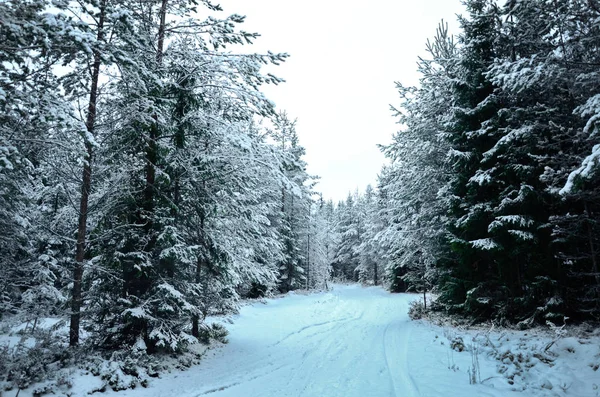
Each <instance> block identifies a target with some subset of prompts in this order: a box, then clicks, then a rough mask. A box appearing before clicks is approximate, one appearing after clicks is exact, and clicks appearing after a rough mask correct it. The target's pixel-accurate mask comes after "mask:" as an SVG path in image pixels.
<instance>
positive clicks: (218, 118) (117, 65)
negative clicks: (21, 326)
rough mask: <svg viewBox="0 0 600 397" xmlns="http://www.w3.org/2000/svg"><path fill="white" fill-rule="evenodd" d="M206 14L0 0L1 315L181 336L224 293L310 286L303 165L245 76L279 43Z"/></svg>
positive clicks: (176, 340) (218, 309) (97, 332)
mask: <svg viewBox="0 0 600 397" xmlns="http://www.w3.org/2000/svg"><path fill="white" fill-rule="evenodd" d="M221 14H222V10H221V8H220V7H219V6H218V5H215V4H212V3H211V2H210V1H208V0H202V1H199V2H196V1H185V0H183V1H179V0H178V1H173V0H156V1H143V2H138V1H121V0H120V1H115V0H89V1H87V0H84V1H78V2H70V1H60V0H59V1H54V0H53V1H50V0H30V1H21V0H7V1H3V2H2V3H0V253H1V254H0V319H3V320H8V319H10V318H18V319H21V320H22V321H30V323H31V324H35V322H36V321H37V319H38V318H43V317H47V316H67V318H68V319H69V323H70V336H69V343H70V345H71V346H75V345H81V344H85V345H86V346H89V347H93V348H94V349H96V350H100V351H101V350H105V351H111V350H114V349H125V348H127V347H130V346H133V345H136V346H138V347H139V346H144V350H145V351H147V352H148V353H153V352H156V351H180V350H182V349H184V348H185V347H186V346H187V345H188V344H189V343H194V342H196V341H197V340H198V338H202V337H203V336H202V335H201V334H202V333H203V331H206V330H207V326H206V324H205V323H204V319H205V317H206V316H208V315H210V314H214V313H222V312H227V311H229V310H234V309H235V305H236V301H237V300H238V299H239V297H241V296H249V297H257V296H261V295H263V294H264V293H266V292H268V291H272V290H281V291H288V290H290V289H295V288H321V287H322V286H324V285H325V283H326V282H327V279H328V277H329V272H328V267H327V265H328V264H327V262H326V257H325V242H324V241H325V240H324V236H325V233H326V231H327V230H328V226H327V221H326V219H325V217H324V215H323V214H322V210H321V209H322V208H323V206H322V205H319V204H318V203H317V201H318V200H317V198H318V197H317V195H316V193H315V191H314V184H315V182H316V178H314V177H312V176H310V175H308V174H307V172H306V164H305V162H304V161H303V159H302V157H303V155H304V149H303V148H302V146H301V145H300V143H299V142H298V136H297V133H296V129H295V122H294V121H293V120H291V119H290V118H288V116H287V115H286V114H285V113H284V112H276V111H275V109H274V105H273V104H272V103H271V102H270V101H269V100H267V98H265V97H264V95H263V94H262V92H261V91H260V89H261V86H262V85H264V84H277V83H279V82H280V81H281V80H280V79H279V78H277V77H275V76H273V75H271V74H268V73H263V72H261V68H262V67H263V66H264V65H267V64H278V63H280V62H282V61H284V60H285V58H286V57H287V55H286V54H274V53H270V52H269V53H267V54H255V53H242V52H240V51H239V50H240V45H247V44H251V43H252V42H253V40H254V39H255V38H256V37H257V36H258V35H257V34H256V33H249V32H246V31H244V30H241V29H240V28H239V26H240V24H241V23H242V22H243V20H244V18H243V17H241V16H239V15H235V14H233V15H231V16H228V17H224V18H221V17H219V15H221ZM201 16H202V19H201V18H200V17H201ZM232 46H233V47H232ZM230 49H235V50H236V51H235V52H231V50H230ZM33 328H35V326H34V327H33ZM83 331H85V335H86V337H85V338H84V339H82V336H81V335H83ZM204 337H206V335H204Z"/></svg>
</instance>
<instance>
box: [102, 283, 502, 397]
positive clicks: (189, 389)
mask: <svg viewBox="0 0 600 397" xmlns="http://www.w3.org/2000/svg"><path fill="white" fill-rule="evenodd" d="M412 299H415V296H411V295H405V294H390V293H389V292H386V291H384V290H383V289H381V288H376V287H370V288H363V287H360V286H356V285H354V286H335V288H334V289H333V290H332V291H329V292H324V293H319V294H313V295H293V294H292V295H288V296H286V297H283V298H279V299H270V300H268V301H267V303H266V304H261V303H256V304H253V305H250V306H246V307H244V308H242V310H241V312H240V314H239V316H236V318H235V323H234V324H233V325H231V326H229V329H230V336H229V341H230V342H229V344H227V345H225V346H223V347H222V348H220V349H215V350H212V351H209V353H208V355H207V356H206V357H205V358H204V359H203V361H202V363H201V364H200V365H199V366H197V367H194V368H191V369H190V370H188V371H185V372H179V371H177V372H173V373H171V374H165V375H163V376H162V377H161V379H156V380H153V381H152V383H151V385H150V387H149V388H147V389H143V388H138V389H135V390H128V391H125V392H120V393H118V396H120V397H124V396H128V397H129V396H144V397H152V396H156V397H158V396H161V397H164V396H180V397H187V396H189V397H200V396H210V397H226V396H227V397H285V396H294V397H300V396H303V397H310V396H314V397H337V396H339V397H368V396H374V397H377V396H382V397H383V396H385V397H387V396H391V397H393V396H398V397H400V396H402V397H416V396H467V395H469V396H470V395H478V396H500V395H502V396H505V395H508V394H507V393H506V391H505V392H504V393H502V394H500V392H499V391H496V390H494V389H492V388H489V387H484V386H481V385H476V386H474V385H469V381H468V376H467V375H466V372H465V370H466V363H464V368H463V371H459V370H456V368H455V369H449V366H450V364H455V366H456V367H458V366H459V365H458V364H457V363H455V362H454V360H455V358H454V357H452V358H451V357H450V355H451V353H449V352H448V351H449V350H450V349H449V348H448V347H445V346H440V344H439V343H438V344H437V345H435V344H434V343H433V341H434V340H435V338H437V335H435V332H436V331H435V330H433V329H432V328H430V327H427V326H425V325H423V324H419V323H415V322H411V321H410V320H409V318H408V315H407V311H408V305H409V302H410V301H411V300H412ZM440 337H441V335H440ZM461 358H462V359H464V357H461ZM461 364H462V363H461ZM109 394H112V393H109Z"/></svg>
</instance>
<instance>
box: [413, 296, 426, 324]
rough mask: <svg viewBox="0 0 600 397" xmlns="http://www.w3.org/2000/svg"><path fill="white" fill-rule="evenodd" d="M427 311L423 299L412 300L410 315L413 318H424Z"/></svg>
mask: <svg viewBox="0 0 600 397" xmlns="http://www.w3.org/2000/svg"><path fill="white" fill-rule="evenodd" d="M426 312H427V310H426V309H425V306H424V305H423V302H422V301H421V300H414V301H412V302H410V307H409V309H408V316H409V317H410V319H411V320H419V319H421V318H423V316H424V315H425V313H426Z"/></svg>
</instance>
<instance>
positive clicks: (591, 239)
mask: <svg viewBox="0 0 600 397" xmlns="http://www.w3.org/2000/svg"><path fill="white" fill-rule="evenodd" d="M585 214H586V216H587V222H586V225H587V234H588V244H589V246H590V254H591V255H592V273H593V274H594V277H595V279H596V285H597V286H599V287H600V273H599V272H598V260H597V259H596V247H595V245H594V233H593V232H592V225H591V217H590V211H589V209H588V205H587V203H585Z"/></svg>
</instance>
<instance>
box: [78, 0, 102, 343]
mask: <svg viewBox="0 0 600 397" xmlns="http://www.w3.org/2000/svg"><path fill="white" fill-rule="evenodd" d="M105 13H106V0H104V1H103V2H102V4H101V6H100V15H99V18H98V32H97V35H96V40H97V42H98V43H100V42H102V40H103V39H104V18H105ZM101 64H102V60H101V57H100V50H99V49H98V48H96V49H95V50H94V63H93V65H92V81H91V87H90V99H89V103H88V113H87V118H86V122H85V126H86V129H87V133H88V135H87V136H85V137H84V142H85V148H86V151H87V155H86V158H85V161H84V164H83V174H82V178H81V198H80V201H79V220H78V226H77V245H76V248H75V266H74V268H73V291H72V295H73V296H72V300H71V323H70V327H69V346H76V345H78V344H79V326H80V321H81V304H82V298H81V281H82V278H83V259H84V255H85V242H86V234H87V217H88V203H89V197H90V190H91V187H92V155H93V144H92V142H91V141H90V138H91V137H93V136H94V127H95V122H96V103H97V100H98V80H99V77H100V66H101Z"/></svg>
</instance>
